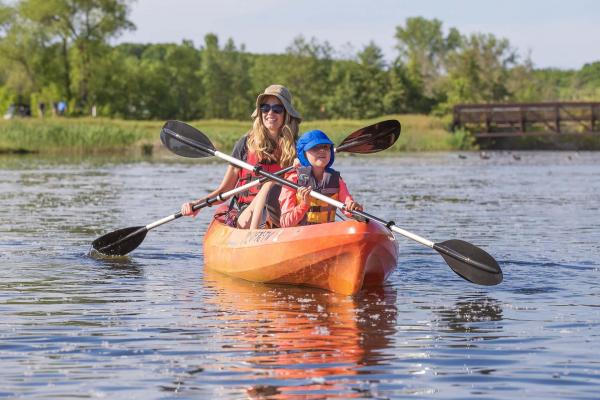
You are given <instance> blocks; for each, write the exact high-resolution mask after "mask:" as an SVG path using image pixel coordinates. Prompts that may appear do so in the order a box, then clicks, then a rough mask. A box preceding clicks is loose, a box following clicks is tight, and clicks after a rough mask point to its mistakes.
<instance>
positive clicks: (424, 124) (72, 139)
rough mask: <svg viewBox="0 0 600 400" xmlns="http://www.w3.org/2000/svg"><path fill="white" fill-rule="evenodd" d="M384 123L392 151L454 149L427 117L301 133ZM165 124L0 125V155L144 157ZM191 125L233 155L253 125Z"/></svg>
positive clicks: (324, 123) (335, 132)
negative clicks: (390, 125) (389, 128)
mask: <svg viewBox="0 0 600 400" xmlns="http://www.w3.org/2000/svg"><path fill="white" fill-rule="evenodd" d="M384 119H397V120H399V121H400V122H401V124H402V134H401V135H400V138H399V139H398V142H397V143H396V144H395V145H394V146H393V147H392V148H391V150H392V151H437V150H452V149H455V148H456V145H455V144H454V143H453V141H452V134H451V133H449V132H448V131H447V130H446V129H445V126H446V124H445V122H444V121H443V120H441V119H439V118H436V117H431V116H426V115H412V114H411V115H390V116H384V117H380V118H376V119H369V120H346V119H342V120H320V121H306V122H303V123H302V124H301V125H300V132H301V133H302V132H305V131H308V130H311V129H321V130H322V131H324V132H325V133H327V134H328V135H329V136H330V137H331V139H332V140H333V141H334V142H335V143H339V142H340V141H341V140H343V138H345V137H346V136H347V135H348V134H349V133H351V132H353V131H355V130H357V129H359V128H362V127H364V126H366V125H370V124H373V123H375V122H377V121H382V120H384ZM163 123H164V121H130V120H116V119H103V118H68V119H67V118H47V119H39V118H30V119H17V120H9V121H0V152H4V153H7V152H8V153H11V152H12V153H14V152H20V153H42V154H46V153H47V154H59V153H61V154H88V153H99V154H102V153H114V152H131V151H139V150H142V151H146V152H149V153H152V149H153V148H159V147H160V146H161V143H160V139H159V132H160V128H161V126H162V125H163ZM190 124H192V125H194V126H195V127H197V128H199V129H200V130H202V131H203V132H205V133H206V134H207V135H208V136H209V137H210V138H211V140H212V141H213V143H214V144H215V146H216V147H217V148H218V149H219V150H221V151H230V150H231V149H232V148H233V145H234V143H235V141H236V140H237V139H239V138H240V136H242V135H243V134H244V133H246V132H247V130H248V129H249V128H250V121H232V120H197V121H190Z"/></svg>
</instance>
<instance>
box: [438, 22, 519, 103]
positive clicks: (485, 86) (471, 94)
mask: <svg viewBox="0 0 600 400" xmlns="http://www.w3.org/2000/svg"><path fill="white" fill-rule="evenodd" d="M516 60H517V54H516V52H515V51H514V50H513V49H512V48H511V46H510V43H509V41H508V40H507V39H497V38H496V37H495V36H494V35H492V34H481V33H478V34H472V35H470V36H469V37H468V38H464V39H463V41H462V44H461V47H460V49H459V50H458V51H456V52H453V53H452V54H450V55H449V57H448V77H447V79H446V81H445V85H444V86H445V92H446V94H447V100H446V101H445V102H444V103H442V104H441V107H442V110H445V111H449V107H451V106H452V105H454V104H457V103H464V102H468V103H482V102H499V101H505V100H508V99H509V98H510V95H511V93H510V92H509V90H508V86H507V83H508V77H509V70H510V68H512V67H514V66H515V65H516Z"/></svg>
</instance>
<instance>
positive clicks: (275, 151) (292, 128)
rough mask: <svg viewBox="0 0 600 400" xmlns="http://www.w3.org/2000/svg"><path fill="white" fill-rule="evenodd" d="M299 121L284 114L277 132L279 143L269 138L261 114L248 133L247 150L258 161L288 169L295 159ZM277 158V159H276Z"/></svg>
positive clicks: (286, 113)
mask: <svg viewBox="0 0 600 400" xmlns="http://www.w3.org/2000/svg"><path fill="white" fill-rule="evenodd" d="M299 124H300V120H299V119H297V118H294V117H291V116H290V115H289V113H288V112H287V111H286V112H285V118H284V121H283V126H282V127H281V129H280V130H279V143H277V142H275V141H274V140H273V139H271V137H270V136H269V130H268V129H267V127H266V126H265V125H264V124H263V122H262V113H261V112H260V110H258V115H257V116H256V118H254V124H253V125H252V129H251V130H250V132H248V141H247V142H246V143H247V144H248V150H249V151H253V152H254V154H256V157H257V158H258V160H260V161H272V162H276V163H278V164H279V165H281V166H282V167H283V168H285V167H289V166H290V165H292V163H293V162H294V158H296V140H298V125H299ZM278 156H279V157H278Z"/></svg>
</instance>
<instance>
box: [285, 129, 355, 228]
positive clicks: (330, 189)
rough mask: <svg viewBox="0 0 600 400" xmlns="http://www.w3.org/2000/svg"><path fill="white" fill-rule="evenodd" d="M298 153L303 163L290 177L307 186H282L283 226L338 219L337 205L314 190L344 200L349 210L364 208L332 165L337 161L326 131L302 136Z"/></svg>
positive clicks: (312, 132) (297, 147) (289, 178)
mask: <svg viewBox="0 0 600 400" xmlns="http://www.w3.org/2000/svg"><path fill="white" fill-rule="evenodd" d="M296 152H297V157H298V159H299V160H300V164H301V166H300V167H298V168H296V170H294V171H292V172H290V173H289V174H288V175H287V176H286V179H288V180H290V181H292V182H294V183H297V184H298V185H301V186H303V187H302V188H300V189H298V191H296V190H295V189H292V188H290V187H288V186H283V187H282V188H281V194H280V195H279V204H280V206H281V218H280V221H279V222H280V225H281V227H282V228H285V227H289V226H296V225H311V224H321V223H324V222H333V221H334V220H335V211H336V208H335V207H334V206H331V205H329V204H327V203H325V202H323V201H320V200H317V199H315V198H313V197H311V196H310V195H309V193H310V191H311V190H315V191H317V192H319V193H322V194H324V195H326V196H329V197H331V198H332V199H335V200H338V201H340V202H342V203H344V204H345V205H346V209H347V210H351V211H353V210H358V211H362V206H361V205H360V204H358V203H355V202H354V199H352V196H350V193H348V188H347V187H346V184H345V183H344V180H343V179H342V177H341V176H340V173H339V172H337V171H335V170H333V169H332V168H331V165H332V164H333V160H334V152H333V142H332V141H331V140H329V138H328V137H327V135H325V133H323V132H322V131H319V130H314V131H310V132H306V133H305V134H304V135H302V137H301V138H300V139H298V142H297V143H296ZM345 214H346V215H347V216H351V215H352V214H350V213H346V212H345Z"/></svg>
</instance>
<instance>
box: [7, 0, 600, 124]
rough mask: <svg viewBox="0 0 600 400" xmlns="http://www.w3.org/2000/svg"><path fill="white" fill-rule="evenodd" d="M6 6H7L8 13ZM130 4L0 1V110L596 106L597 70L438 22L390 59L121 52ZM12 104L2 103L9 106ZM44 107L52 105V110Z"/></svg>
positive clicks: (306, 111) (229, 48)
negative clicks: (280, 100) (265, 101)
mask: <svg viewBox="0 0 600 400" xmlns="http://www.w3.org/2000/svg"><path fill="white" fill-rule="evenodd" d="M6 4H11V5H6ZM130 4H131V0H15V1H12V2H1V1H0V54H1V55H2V56H1V57H0V87H2V88H3V89H2V91H1V92H0V106H2V105H3V106H4V107H6V103H7V102H8V101H10V102H19V103H29V104H30V106H31V109H32V110H33V111H34V113H35V110H37V105H38V104H39V103H40V102H44V103H47V104H48V105H50V104H52V103H54V102H58V101H61V100H63V101H66V102H68V104H69V107H68V115H69V116H82V115H89V114H90V113H91V110H92V109H95V110H96V112H97V115H99V116H103V117H115V118H125V119H149V120H150V119H155V120H165V119H173V118H177V119H183V120H193V119H199V118H203V119H235V120H243V121H247V122H248V121H249V116H250V114H251V113H252V111H253V109H254V101H255V99H256V96H257V94H258V93H260V92H262V91H263V90H264V89H265V88H266V87H267V86H269V85H271V84H273V83H279V84H283V85H285V86H287V87H288V88H289V89H290V90H291V92H292V93H293V97H294V104H295V106H296V108H297V109H298V110H299V112H300V113H301V114H302V115H303V117H304V120H305V121H307V120H309V121H310V120H316V119H332V118H333V119H347V118H352V119H361V120H362V119H364V118H375V117H377V116H381V115H385V114H397V113H430V112H433V113H434V114H435V115H447V114H448V113H449V112H450V111H451V109H452V107H453V106H454V105H456V104H457V103H464V102H478V103H479V102H483V103H489V102H504V101H552V100H597V99H598V98H599V97H600V62H596V63H591V64H586V65H585V66H584V67H583V68H582V69H581V70H579V71H562V70H554V69H543V70H536V69H534V68H533V65H532V63H531V61H530V60H529V59H526V60H525V61H524V62H519V60H518V59H517V56H516V54H517V53H516V50H514V49H513V48H512V47H511V46H510V43H509V42H508V41H507V40H506V39H502V38H497V37H495V36H494V35H491V34H485V33H475V34H472V35H469V36H463V35H462V34H461V33H460V32H459V31H458V30H457V29H456V28H450V29H444V27H443V24H442V22H441V21H439V20H437V19H426V18H423V17H411V18H407V19H406V21H404V23H403V24H402V25H399V26H397V27H396V32H395V38H396V47H397V49H398V57H397V58H396V59H395V60H392V61H391V62H389V63H388V62H386V60H385V59H384V58H383V55H382V51H381V49H380V48H379V47H378V46H377V45H376V44H375V43H373V42H371V43H369V44H368V45H366V46H365V47H363V48H361V49H360V50H359V51H358V52H356V54H347V55H345V56H344V57H340V56H339V54H337V53H336V51H335V50H334V49H333V48H332V47H331V45H330V44H329V43H327V42H319V41H317V40H316V39H314V38H304V37H303V36H299V37H296V38H295V39H294V40H293V42H292V43H291V44H290V45H289V46H288V48H287V49H286V52H285V53H284V54H250V53H247V52H246V51H245V48H244V46H243V45H241V46H236V44H235V43H234V42H233V40H231V39H229V40H227V41H225V43H224V44H223V45H222V44H220V42H219V38H218V37H217V35H215V34H208V35H206V37H205V38H204V42H203V43H202V45H201V46H200V47H195V46H194V44H193V43H192V42H191V41H189V40H184V41H182V43H179V44H175V43H162V44H120V45H116V46H112V45H111V44H110V40H111V39H112V38H114V37H116V36H118V35H119V34H120V33H121V32H123V31H124V30H127V29H133V28H134V26H133V24H132V23H131V22H130V21H129V20H128V14H129V6H130ZM8 99H10V100H8ZM48 109H50V107H48Z"/></svg>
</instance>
